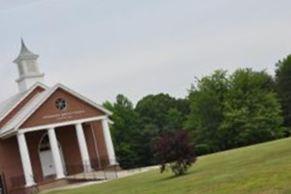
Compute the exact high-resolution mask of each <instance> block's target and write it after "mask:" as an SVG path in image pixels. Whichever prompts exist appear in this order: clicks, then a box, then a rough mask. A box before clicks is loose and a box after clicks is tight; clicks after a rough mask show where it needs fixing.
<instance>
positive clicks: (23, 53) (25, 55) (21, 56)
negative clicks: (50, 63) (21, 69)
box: [14, 39, 38, 63]
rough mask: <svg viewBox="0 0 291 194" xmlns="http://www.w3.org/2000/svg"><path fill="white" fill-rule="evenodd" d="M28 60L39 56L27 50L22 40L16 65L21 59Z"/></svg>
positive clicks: (15, 61)
mask: <svg viewBox="0 0 291 194" xmlns="http://www.w3.org/2000/svg"><path fill="white" fill-rule="evenodd" d="M26 58H38V55H37V54H34V53H33V52H31V51H30V50H29V49H28V48H27V46H26V44H25V43H24V40H23V39H21V48H20V53H19V55H18V57H17V58H16V59H15V60H14V63H17V62H18V61H19V60H20V59H26Z"/></svg>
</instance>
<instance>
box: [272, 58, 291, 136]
mask: <svg viewBox="0 0 291 194" xmlns="http://www.w3.org/2000/svg"><path fill="white" fill-rule="evenodd" d="M276 66H277V69H276V88H277V92H278V95H279V98H280V102H281V105H282V108H283V115H284V125H285V126H286V127H288V128H289V129H290V128H291V55H289V56H287V57H286V58H285V59H283V60H282V61H279V62H278V63H277V64H276ZM287 135H290V130H289V132H288V134H287Z"/></svg>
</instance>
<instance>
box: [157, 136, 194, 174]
mask: <svg viewBox="0 0 291 194" xmlns="http://www.w3.org/2000/svg"><path fill="white" fill-rule="evenodd" d="M153 149H154V152H155V157H156V158H157V161H158V162H159V163H160V165H161V173H163V172H164V171H165V170H166V168H167V166H168V165H169V167H170V168H171V170H172V171H173V173H174V174H175V175H176V176H178V175H182V174H185V173H186V172H187V170H188V168H189V167H190V166H191V165H192V164H193V163H194V162H195V161H196V156H195V152H194V145H193V144H192V143H191V141H190V136H189V135H188V132H187V131H185V130H178V131H175V132H168V133H165V134H163V135H161V136H160V137H159V138H158V139H157V140H156V142H155V144H154V145H153Z"/></svg>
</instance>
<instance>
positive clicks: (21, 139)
mask: <svg viewBox="0 0 291 194" xmlns="http://www.w3.org/2000/svg"><path fill="white" fill-rule="evenodd" d="M17 142H18V150H19V154H20V159H21V163H22V169H23V173H24V178H25V187H31V186H33V185H35V181H34V177H33V170H32V166H31V160H30V155H29V151H28V147H27V142H26V138H25V134H18V135H17Z"/></svg>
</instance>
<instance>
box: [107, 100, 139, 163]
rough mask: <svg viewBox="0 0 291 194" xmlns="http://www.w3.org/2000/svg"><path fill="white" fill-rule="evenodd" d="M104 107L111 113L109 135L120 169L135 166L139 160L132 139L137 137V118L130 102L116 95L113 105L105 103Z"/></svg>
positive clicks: (135, 145) (134, 141)
mask: <svg viewBox="0 0 291 194" xmlns="http://www.w3.org/2000/svg"><path fill="white" fill-rule="evenodd" d="M104 106H105V107H106V108H107V109H109V110H110V111H112V113H113V115H112V116H111V119H112V121H113V125H112V126H111V133H112V139H113V141H114V146H115V152H116V155H117V158H118V161H119V163H120V165H121V167H123V168H132V167H135V166H137V165H138V162H139V160H140V159H139V155H138V153H137V142H136V139H135V138H134V137H136V136H138V135H139V118H138V115H137V113H136V112H135V111H134V107H133V104H132V102H131V101H130V100H129V99H128V98H126V97H125V96H123V95H118V96H117V97H116V102H115V103H113V104H112V103H110V102H105V103H104Z"/></svg>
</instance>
